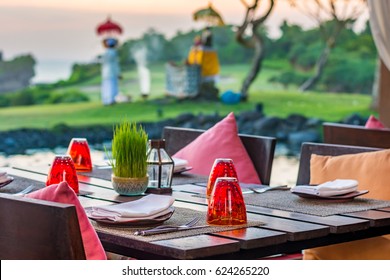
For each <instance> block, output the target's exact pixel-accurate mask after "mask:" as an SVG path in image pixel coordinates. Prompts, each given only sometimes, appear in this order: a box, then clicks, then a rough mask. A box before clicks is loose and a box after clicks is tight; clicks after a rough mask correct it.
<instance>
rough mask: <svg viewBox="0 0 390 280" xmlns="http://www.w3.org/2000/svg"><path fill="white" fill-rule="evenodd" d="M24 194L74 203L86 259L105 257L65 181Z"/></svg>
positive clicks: (81, 207)
mask: <svg viewBox="0 0 390 280" xmlns="http://www.w3.org/2000/svg"><path fill="white" fill-rule="evenodd" d="M26 196H27V197H30V198H35V199H40V200H46V201H53V202H59V203H66V204H73V205H75V206H76V212H77V218H78V219H79V224H80V231H81V237H82V239H83V244H84V251H85V256H86V258H87V260H105V259H106V258H107V257H106V254H105V252H104V249H103V246H102V244H101V243H100V240H99V238H98V236H97V234H96V231H95V229H94V228H93V226H92V225H91V223H90V221H89V219H88V217H87V215H86V214H85V211H84V208H83V206H81V204H80V201H79V199H78V198H77V195H76V193H75V192H74V191H73V189H72V188H71V187H69V185H68V183H67V182H62V183H60V184H53V185H50V186H48V187H45V188H43V189H40V190H38V191H35V192H32V193H30V194H28V195H26Z"/></svg>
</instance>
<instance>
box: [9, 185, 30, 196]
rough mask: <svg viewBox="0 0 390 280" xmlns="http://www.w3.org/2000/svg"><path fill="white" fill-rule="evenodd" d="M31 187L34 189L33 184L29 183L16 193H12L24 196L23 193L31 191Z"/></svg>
mask: <svg viewBox="0 0 390 280" xmlns="http://www.w3.org/2000/svg"><path fill="white" fill-rule="evenodd" d="M33 189H34V186H33V185H30V186H28V187H27V188H25V189H24V190H22V191H20V192H17V193H14V194H13V195H16V196H24V195H25V194H28V193H29V192H31V191H32V190H33Z"/></svg>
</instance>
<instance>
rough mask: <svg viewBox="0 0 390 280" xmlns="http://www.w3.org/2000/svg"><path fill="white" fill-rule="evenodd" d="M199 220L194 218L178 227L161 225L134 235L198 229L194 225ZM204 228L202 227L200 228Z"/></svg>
mask: <svg viewBox="0 0 390 280" xmlns="http://www.w3.org/2000/svg"><path fill="white" fill-rule="evenodd" d="M199 220H200V218H199V217H197V218H194V219H192V220H191V221H189V222H188V223H185V224H182V225H178V226H169V225H162V226H158V227H155V228H151V229H146V230H137V231H136V232H134V235H144V236H145V235H152V234H157V233H165V232H172V231H178V230H184V229H190V228H198V227H195V225H196V224H197V223H198V222H199ZM201 227H204V226H201Z"/></svg>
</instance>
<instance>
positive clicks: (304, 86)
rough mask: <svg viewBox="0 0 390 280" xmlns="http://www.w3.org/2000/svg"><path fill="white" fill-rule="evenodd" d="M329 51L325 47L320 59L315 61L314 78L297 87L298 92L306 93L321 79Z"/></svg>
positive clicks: (328, 48)
mask: <svg viewBox="0 0 390 280" xmlns="http://www.w3.org/2000/svg"><path fill="white" fill-rule="evenodd" d="M330 51H331V48H330V47H329V46H326V47H325V49H324V50H323V51H322V54H321V56H320V58H319V59H318V61H317V64H316V72H315V74H314V76H312V77H311V78H309V79H308V80H307V81H306V82H304V83H303V84H302V85H301V86H300V87H299V90H300V91H307V90H309V89H311V88H313V87H314V86H315V84H316V83H317V82H318V80H319V79H320V78H321V76H322V73H323V72H324V68H325V65H326V63H327V62H328V58H329V54H330Z"/></svg>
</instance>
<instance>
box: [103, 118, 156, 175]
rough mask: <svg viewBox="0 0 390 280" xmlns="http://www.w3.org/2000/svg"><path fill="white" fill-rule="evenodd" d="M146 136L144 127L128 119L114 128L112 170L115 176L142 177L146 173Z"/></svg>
mask: <svg viewBox="0 0 390 280" xmlns="http://www.w3.org/2000/svg"><path fill="white" fill-rule="evenodd" d="M147 140H148V136H147V134H146V132H145V131H144V129H143V128H142V127H141V126H139V127H137V125H136V124H135V123H131V122H130V121H128V120H123V121H122V122H121V123H120V124H118V125H116V126H115V128H114V135H113V139H112V157H113V159H112V160H111V165H112V171H113V173H114V175H115V176H117V177H127V178H143V177H145V176H146V173H147V163H146V146H147Z"/></svg>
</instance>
